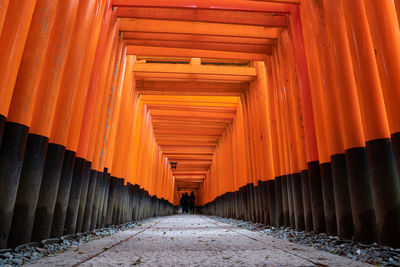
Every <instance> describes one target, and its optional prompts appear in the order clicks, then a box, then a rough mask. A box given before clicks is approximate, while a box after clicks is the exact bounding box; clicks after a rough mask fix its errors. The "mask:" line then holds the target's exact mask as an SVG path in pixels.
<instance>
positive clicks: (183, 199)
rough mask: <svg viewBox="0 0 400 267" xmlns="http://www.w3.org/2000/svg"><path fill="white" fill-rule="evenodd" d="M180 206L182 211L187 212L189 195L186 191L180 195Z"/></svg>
mask: <svg viewBox="0 0 400 267" xmlns="http://www.w3.org/2000/svg"><path fill="white" fill-rule="evenodd" d="M181 206H182V212H183V213H188V212H189V195H188V193H185V194H183V195H182V197H181Z"/></svg>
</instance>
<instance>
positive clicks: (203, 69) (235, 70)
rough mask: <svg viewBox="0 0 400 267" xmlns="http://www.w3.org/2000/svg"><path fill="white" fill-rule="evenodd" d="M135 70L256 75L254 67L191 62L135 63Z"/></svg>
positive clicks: (143, 71) (141, 71) (145, 71)
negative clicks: (194, 63)
mask: <svg viewBox="0 0 400 267" xmlns="http://www.w3.org/2000/svg"><path fill="white" fill-rule="evenodd" d="M133 72H135V73H137V72H139V73H151V74H153V73H174V74H204V75H227V76H250V77H253V78H254V77H256V76H257V72H256V68H254V67H236V66H213V65H191V64H164V63H152V64H134V65H133Z"/></svg>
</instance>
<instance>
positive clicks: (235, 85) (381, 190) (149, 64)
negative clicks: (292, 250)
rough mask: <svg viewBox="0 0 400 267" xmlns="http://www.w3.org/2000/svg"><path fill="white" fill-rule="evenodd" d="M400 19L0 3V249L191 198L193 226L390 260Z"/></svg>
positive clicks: (395, 9)
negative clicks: (272, 235)
mask: <svg viewBox="0 0 400 267" xmlns="http://www.w3.org/2000/svg"><path fill="white" fill-rule="evenodd" d="M17 2H18V3H17ZM399 10H400V7H399V1H397V0H396V1H389V0H388V1H374V0H353V1H343V0H318V1H312V0H268V1H248V0H234V1H227V0H214V1H211V0H157V1H148V0H146V1H144V0H68V1H67V0H29V1H28V0H21V1H10V0H0V51H2V57H1V58H0V248H5V247H15V246H16V245H19V244H23V243H27V242H30V241H40V240H43V239H47V238H50V237H59V236H62V235H64V234H73V233H78V232H84V231H88V230H93V229H96V228H102V227H104V226H106V225H107V226H108V225H111V224H119V223H124V222H127V221H130V220H137V219H140V218H145V217H151V216H155V215H169V214H172V213H174V212H175V211H176V207H174V205H175V206H176V205H178V204H179V199H178V198H179V195H180V194H181V193H182V192H190V191H194V192H195V194H196V202H197V205H198V206H199V212H203V213H208V214H216V215H220V216H229V217H235V218H240V219H245V220H249V221H256V222H261V223H265V224H271V225H277V226H281V225H285V226H290V227H292V228H296V229H298V230H306V231H315V232H326V233H327V234H329V235H338V236H339V237H341V238H350V237H352V236H353V235H354V237H355V239H356V240H358V241H362V242H375V241H379V242H380V243H382V244H386V245H391V246H400V244H399V240H400V228H399V227H398V225H400V185H399V168H400V152H399V151H400V141H399V140H400V137H399V136H400V126H399V125H400V124H399V123H400V120H399V114H398V113H399V109H398V105H399V103H400V93H399V90H400V78H399V76H398V75H397V72H398V71H399V69H400V68H399V67H400V52H399V50H398V47H399V46H400V33H399V32H400V31H399V23H398V21H399V17H398V13H399ZM171 162H176V163H177V168H176V169H172V168H171Z"/></svg>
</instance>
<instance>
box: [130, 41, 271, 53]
mask: <svg viewBox="0 0 400 267" xmlns="http://www.w3.org/2000/svg"><path fill="white" fill-rule="evenodd" d="M125 43H126V45H137V46H153V47H169V48H187V49H203V50H215V51H228V52H239V53H256V54H270V53H271V47H272V46H273V45H274V41H271V43H272V44H268V45H260V44H235V43H234V44H231V43H218V42H199V41H194V40H190V41H171V40H168V41H164V40H161V41H160V40H130V39H128V40H126V41H125Z"/></svg>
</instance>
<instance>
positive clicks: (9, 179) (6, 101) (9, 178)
mask: <svg viewBox="0 0 400 267" xmlns="http://www.w3.org/2000/svg"><path fill="white" fill-rule="evenodd" d="M5 3H6V2H5ZM35 4H36V0H33V1H30V0H29V1H28V0H27V1H22V2H19V1H18V2H17V1H10V2H9V5H8V9H7V14H6V17H5V21H4V24H3V23H2V24H1V27H2V28H3V30H2V31H1V36H0V50H1V51H2V54H3V55H4V56H3V57H1V59H0V71H1V74H0V88H1V89H0V145H1V147H0V169H1V170H4V171H2V172H1V174H0V175H1V176H0V190H1V191H0V203H1V204H0V205H1V213H0V229H1V230H0V236H1V237H0V248H5V247H6V245H7V237H8V233H9V230H10V227H11V219H12V213H13V209H14V202H15V197H16V193H17V187H18V182H19V176H20V171H21V168H20V166H21V164H22V159H23V158H22V157H21V155H23V153H24V150H25V143H26V134H27V127H20V126H18V125H14V124H13V123H7V125H6V126H5V119H6V117H7V115H8V110H9V107H10V103H11V97H12V94H13V91H14V84H15V80H16V78H17V73H18V68H19V66H20V62H21V58H22V53H23V49H24V46H25V42H26V39H27V36H28V30H29V26H30V23H31V19H32V14H33V11H34V8H35ZM3 12H4V11H2V16H3V17H4V13H3ZM3 131H4V136H3ZM24 136H25V137H24Z"/></svg>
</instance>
